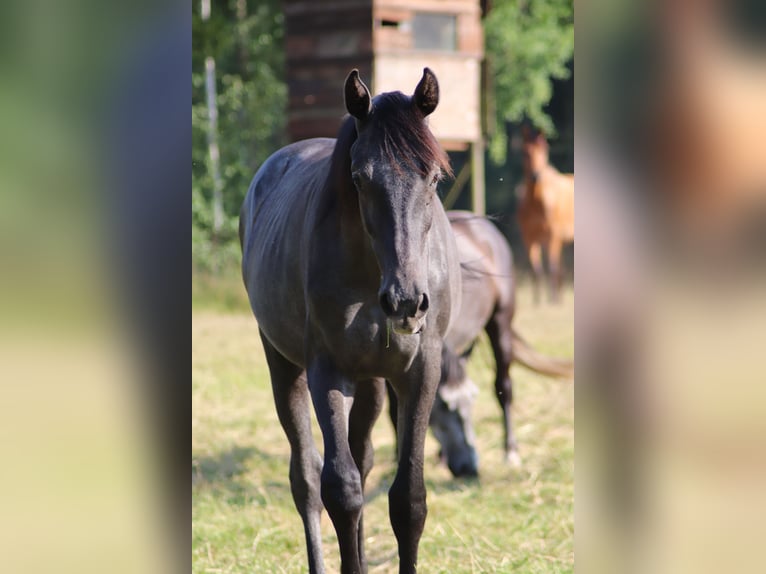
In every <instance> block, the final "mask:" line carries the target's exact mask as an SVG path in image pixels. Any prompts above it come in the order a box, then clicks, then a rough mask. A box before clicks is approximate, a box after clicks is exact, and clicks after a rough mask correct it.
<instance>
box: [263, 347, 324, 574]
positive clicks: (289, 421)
mask: <svg viewBox="0 0 766 574" xmlns="http://www.w3.org/2000/svg"><path fill="white" fill-rule="evenodd" d="M261 340H262V341H263V349H264V351H265V354H266V360H267V362H268V365H269V371H270V373H271V386H272V390H273V393H274V403H275V405H276V408H277V415H278V416H279V422H280V423H281V424H282V428H283V429H284V431H285V434H286V435H287V440H288V441H289V442H290V489H291V491H292V495H293V501H294V502H295V507H296V509H297V510H298V513H299V514H300V516H301V519H302V520H303V529H304V533H305V536H306V548H307V550H308V562H309V572H310V573H311V574H315V573H316V574H323V573H324V571H325V570H324V563H323V560H322V536H321V532H320V518H321V514H322V498H321V494H320V475H321V472H322V457H321V456H320V455H319V451H318V450H317V448H316V445H315V444H314V440H313V438H312V435H311V414H310V413H311V411H310V398H309V392H308V385H307V384H306V375H305V373H304V372H303V369H301V368H300V367H299V366H297V365H295V364H293V363H291V362H290V361H288V360H287V359H286V358H285V357H283V356H282V355H281V354H280V353H279V352H278V351H277V350H276V349H275V348H274V347H273V346H272V345H271V343H269V342H268V340H267V339H266V338H265V337H264V336H263V333H261Z"/></svg>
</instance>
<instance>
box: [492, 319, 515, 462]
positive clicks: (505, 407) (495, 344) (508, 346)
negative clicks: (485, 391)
mask: <svg viewBox="0 0 766 574" xmlns="http://www.w3.org/2000/svg"><path fill="white" fill-rule="evenodd" d="M511 319H512V313H511V312H510V311H509V310H496V311H495V313H494V314H493V315H492V317H491V318H490V320H489V322H488V323H487V325H486V327H485V330H486V332H487V335H488V336H489V341H490V343H491V345H492V353H493V354H494V356H495V367H496V374H495V397H497V401H498V402H499V403H500V408H501V409H502V411H503V424H504V433H505V457H506V461H507V462H508V463H509V464H511V465H512V466H515V467H518V466H520V465H521V457H520V456H519V449H518V444H517V443H516V437H515V435H514V433H513V421H512V413H511V407H512V406H513V382H512V380H511V374H510V370H511V363H512V362H513V348H512V345H513V342H512V340H513V337H512V336H511Z"/></svg>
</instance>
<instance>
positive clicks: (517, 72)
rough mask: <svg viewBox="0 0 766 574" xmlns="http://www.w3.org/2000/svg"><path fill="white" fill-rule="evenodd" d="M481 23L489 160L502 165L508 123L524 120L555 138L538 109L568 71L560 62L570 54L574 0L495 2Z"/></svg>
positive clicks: (542, 108)
mask: <svg viewBox="0 0 766 574" xmlns="http://www.w3.org/2000/svg"><path fill="white" fill-rule="evenodd" d="M484 25H485V36H486V53H487V60H488V64H489V66H490V70H491V74H492V79H491V86H492V89H493V91H494V94H493V95H494V108H495V111H496V118H495V121H496V122H497V126H498V129H495V130H493V135H492V138H491V140H490V156H491V158H492V160H493V161H494V162H495V163H497V164H503V163H505V160H506V148H507V137H508V134H507V129H506V126H507V125H508V122H518V121H520V120H522V119H523V118H524V116H527V117H528V118H529V119H530V120H531V121H532V122H533V123H534V124H535V125H537V126H538V127H539V128H540V129H542V130H543V131H545V132H546V133H548V134H550V135H555V127H554V125H553V122H552V121H551V118H550V117H549V116H548V115H547V114H546V113H545V111H544V107H545V105H546V104H547V103H548V101H549V100H550V99H551V95H552V93H553V83H552V81H553V79H554V78H556V79H565V78H567V77H568V76H569V73H570V72H569V70H568V69H567V66H566V64H567V62H568V61H569V60H570V59H571V58H572V55H573V53H574V2H573V0H495V1H494V2H493V4H492V9H491V10H490V12H489V14H488V15H487V17H486V19H485V22H484Z"/></svg>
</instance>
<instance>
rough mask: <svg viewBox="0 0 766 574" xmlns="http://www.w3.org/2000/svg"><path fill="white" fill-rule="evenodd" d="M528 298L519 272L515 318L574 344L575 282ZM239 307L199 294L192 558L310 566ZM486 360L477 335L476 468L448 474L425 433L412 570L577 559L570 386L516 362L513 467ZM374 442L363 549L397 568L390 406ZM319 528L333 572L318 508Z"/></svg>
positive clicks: (251, 322) (554, 341)
mask: <svg viewBox="0 0 766 574" xmlns="http://www.w3.org/2000/svg"><path fill="white" fill-rule="evenodd" d="M531 300H532V299H531V291H530V290H529V289H528V288H527V287H526V286H525V285H522V286H521V288H520V292H519V311H518V312H517V316H516V319H515V325H516V327H517V329H518V330H519V331H520V332H521V333H522V334H523V335H524V336H525V338H527V339H528V340H529V341H530V342H531V343H532V344H533V345H535V346H536V347H537V348H538V349H539V350H541V351H544V352H546V353H549V354H555V355H558V356H562V357H571V356H572V353H573V347H574V334H573V309H574V296H573V294H572V292H571V289H570V290H568V291H567V292H566V293H565V297H564V304H563V305H561V306H557V307H554V306H549V305H542V306H541V307H539V308H535V307H533V306H532V303H531ZM240 308H241V307H240V306H239V304H237V305H234V306H231V307H229V306H224V307H223V308H222V307H217V308H213V306H209V305H201V304H200V305H197V306H196V309H195V310H194V311H193V313H192V353H193V354H192V407H193V417H192V432H193V438H192V455H193V467H192V480H193V502H192V507H193V508H192V512H193V546H192V551H193V571H194V572H196V573H208V572H232V573H239V572H269V573H271V572H290V573H293V572H296V573H297V572H305V571H306V570H307V565H306V564H307V562H306V554H305V547H304V538H303V528H302V525H301V521H300V518H299V516H298V514H297V512H296V511H295V508H294V506H293V502H292V497H291V495H290V488H289V481H288V476H287V470H288V460H289V448H288V444H287V440H286V439H285V437H284V434H283V432H282V428H281V427H280V425H279V422H278V421H277V417H276V412H275V410H274V406H273V402H272V396H271V388H270V384H269V378H268V369H267V367H266V362H265V359H264V357H263V354H262V348H261V343H260V340H259V337H258V329H257V326H256V323H255V319H254V318H253V317H252V315H251V314H249V313H248V312H244V311H241V310H239V309H240ZM224 311H225V312H224ZM493 368H494V367H493V361H492V356H491V352H490V350H489V346H488V345H487V342H486V340H485V339H484V338H482V341H481V343H480V345H479V346H478V347H477V349H476V351H475V353H474V356H473V358H472V360H471V363H470V366H469V369H470V374H471V375H472V377H473V378H474V380H475V381H476V382H477V384H478V385H479V387H480V389H481V393H480V395H479V397H478V400H477V405H476V410H475V413H474V417H475V418H474V420H475V424H476V433H477V439H478V445H477V446H478V450H479V456H480V472H481V477H480V479H479V480H478V481H456V480H454V479H453V478H452V477H451V475H450V474H449V471H448V470H447V469H446V468H445V467H443V466H440V465H438V464H437V445H436V441H435V440H434V439H433V438H432V437H430V436H429V439H428V442H427V443H426V461H427V464H426V480H427V487H428V504H429V514H428V520H427V522H426V529H425V532H424V534H423V538H422V540H421V544H420V560H419V567H418V571H419V572H423V573H441V572H444V573H448V572H449V573H462V572H529V573H537V572H572V571H573V569H574V545H573V529H574V516H573V509H574V501H573V497H574V484H573V482H574V479H573V476H574V423H573V399H574V389H573V387H572V385H571V383H561V382H558V381H554V380H552V379H547V378H545V377H542V376H539V375H536V374H534V373H531V372H529V371H527V370H525V369H524V368H523V367H521V366H514V367H513V369H512V376H513V379H514V383H515V388H514V392H515V397H516V402H515V405H514V416H515V419H514V420H515V428H516V432H517V438H518V440H519V444H520V452H521V456H522V459H523V466H522V468H521V469H512V468H510V467H508V466H506V465H505V464H504V463H503V452H502V446H501V445H502V429H501V424H500V419H501V413H500V409H499V406H498V405H497V402H496V401H495V398H494V393H493V388H492V387H493V384H492V381H493ZM315 436H316V437H317V438H318V437H319V435H318V431H317V430H316V424H315ZM373 441H374V444H375V449H376V450H375V456H376V464H375V468H374V469H373V471H372V473H371V474H370V477H369V479H368V483H367V492H366V497H367V505H366V506H365V536H366V540H367V542H366V550H367V556H368V559H369V565H370V572H371V573H377V572H382V573H392V572H397V571H398V558H397V555H396V541H395V538H394V535H393V533H392V531H391V527H390V524H389V520H388V497H387V491H388V487H389V486H390V484H391V481H392V479H393V473H394V471H395V464H394V462H393V458H394V436H393V431H392V427H391V424H390V422H389V421H388V420H387V416H386V414H385V413H384V415H382V416H381V419H380V420H379V421H378V423H377V425H376V428H375V430H374V433H373ZM317 444H321V443H320V442H318V443H317ZM322 532H323V540H324V555H325V563H326V566H327V569H328V572H338V571H339V570H340V564H339V558H338V550H337V542H336V539H335V533H334V531H333V529H332V525H331V523H330V521H329V518H328V517H327V515H326V513H325V514H324V515H323V530H322Z"/></svg>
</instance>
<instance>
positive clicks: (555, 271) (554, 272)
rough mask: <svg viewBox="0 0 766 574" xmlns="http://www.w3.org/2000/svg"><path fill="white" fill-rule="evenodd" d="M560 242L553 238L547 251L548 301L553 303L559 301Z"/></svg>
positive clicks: (560, 272) (560, 275)
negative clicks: (548, 273)
mask: <svg viewBox="0 0 766 574" xmlns="http://www.w3.org/2000/svg"><path fill="white" fill-rule="evenodd" d="M561 247H562V245H561V240H560V239H558V238H554V239H552V240H551V244H550V248H549V251H548V260H549V261H548V263H549V268H550V300H551V302H553V303H558V302H560V301H561V280H562V270H561Z"/></svg>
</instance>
